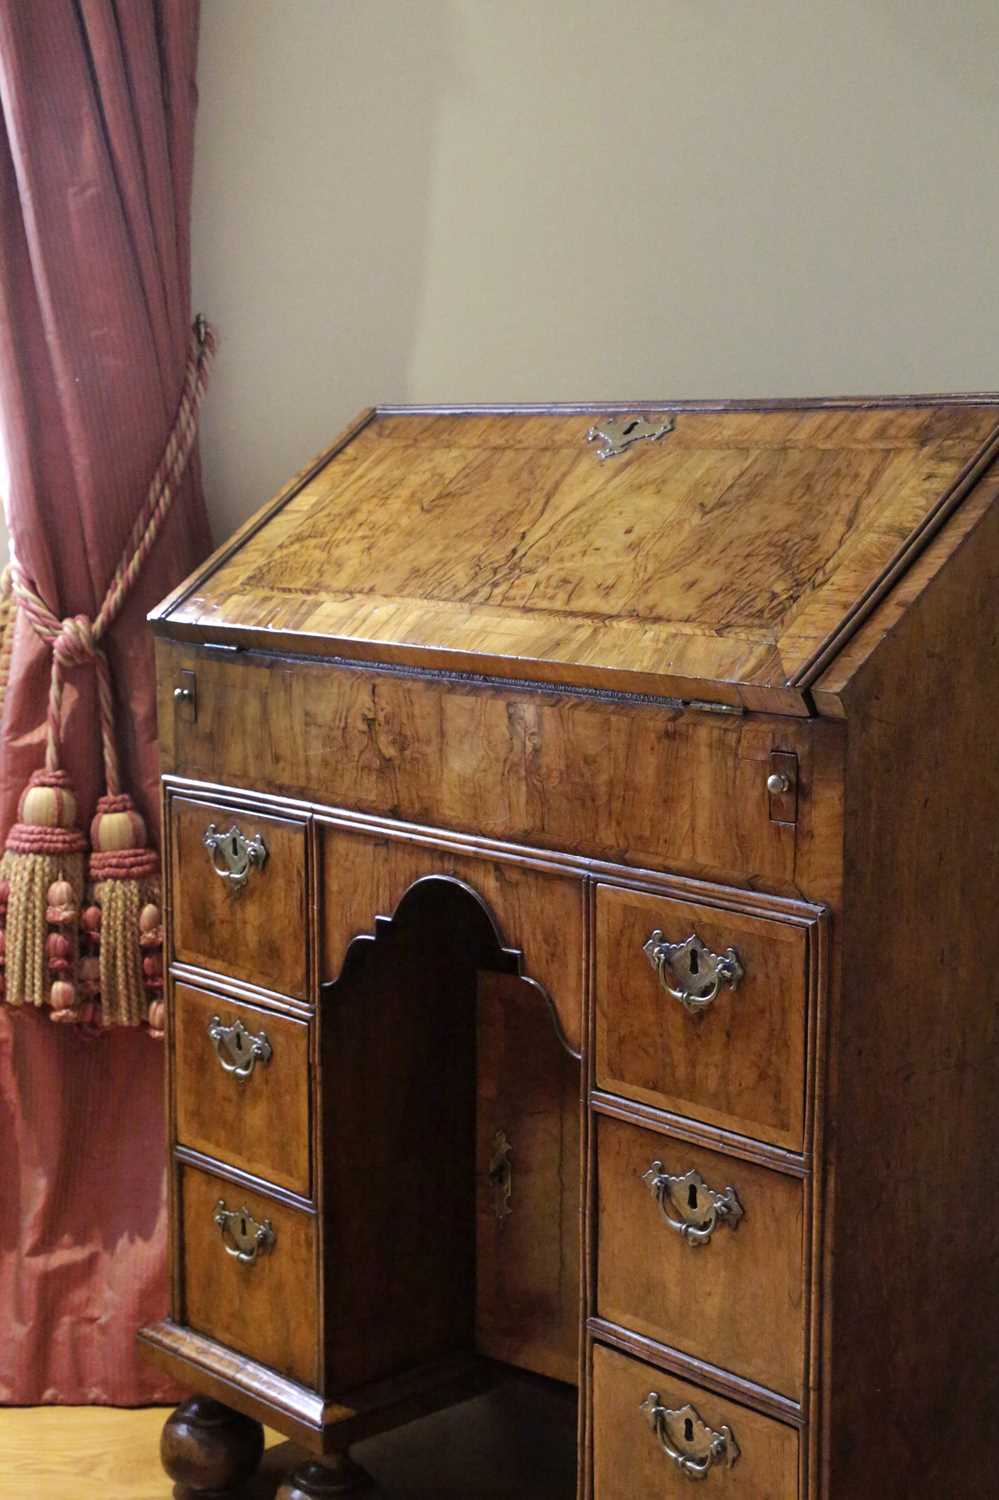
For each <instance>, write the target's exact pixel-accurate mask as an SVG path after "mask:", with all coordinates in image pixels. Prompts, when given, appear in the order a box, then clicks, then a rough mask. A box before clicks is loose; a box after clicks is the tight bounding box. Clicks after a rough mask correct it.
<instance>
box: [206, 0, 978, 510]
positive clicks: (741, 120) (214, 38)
mask: <svg viewBox="0 0 999 1500" xmlns="http://www.w3.org/2000/svg"><path fill="white" fill-rule="evenodd" d="M997 56H999V5H997V4H996V0H952V3H951V4H950V5H947V6H942V5H940V4H930V3H929V0H783V3H782V0H757V3H751V0H727V3H722V0H660V3H652V0H646V3H640V0H600V3H598V0H533V3H527V0H203V31H202V51H201V64H200V79H201V113H200V123H199V138H198V156H197V176H196V185H195V222H194V285H195V294H196V303H197V305H198V306H199V307H200V308H202V309H203V310H204V311H205V312H206V313H208V314H209V315H210V316H211V317H212V318H213V319H215V320H216V322H217V323H218V325H219V327H220V329H221V332H222V336H223V340H224V342H223V348H222V353H221V355H220V360H219V364H218V366H217V369H216V374H215V377H214V384H213V389H212V392H211V395H210V397H209V403H208V409H207V414H206V418H205V427H204V453H205V468H206V475H207V481H208V487H209V495H210V503H211V505H212V510H213V515H214V519H215V524H216V528H217V530H218V532H219V533H220V534H221V533H223V532H225V531H227V530H229V529H231V528H232V527H233V526H235V525H236V524H237V523H238V522H239V521H240V520H242V519H243V517H244V516H246V515H247V514H248V513H249V512H250V511H251V510H252V509H254V508H255V507H256V506H257V505H258V504H260V503H261V502H262V501H263V500H264V499H266V497H267V496H268V494H269V493H270V492H272V491H273V490H274V489H275V488H276V487H277V486H278V484H279V483H280V482H281V481H282V480H283V479H284V478H285V477H287V475H288V474H289V473H291V472H292V471H293V470H294V469H296V468H297V467H299V466H300V465H301V464H302V462H303V461H304V460H305V458H306V457H307V456H308V455H310V454H311V453H312V452H313V451H315V450H316V449H317V448H319V447H321V446H322V445H323V444H325V443H326V442H327V441H328V440H329V439H330V437H331V436H332V435H333V434H334V433H335V432H336V430H337V428H338V427H339V426H340V425H341V424H342V423H343V422H344V420H345V419H346V418H347V417H349V416H350V415H352V414H353V412H354V411H355V410H356V409H357V408H359V407H361V406H363V405H365V404H368V403H371V402H374V401H377V400H398V401H435V400H448V399H454V400H468V401H487V400H499V399H512V400H530V399H572V398H590V399H602V398H608V399H611V398H615V399H617V398H620V399H630V398H631V397H633V396H684V395H690V396H726V395H781V394H788V395H793V394H802V393H827V394H828V393H841V392H860V391H914V390H916V391H918V390H923V391H925V390H962V389H973V388H983V387H984V388H988V387H999V369H997V363H999V190H997V184H996V178H997V166H999V73H997V69H996V57H997Z"/></svg>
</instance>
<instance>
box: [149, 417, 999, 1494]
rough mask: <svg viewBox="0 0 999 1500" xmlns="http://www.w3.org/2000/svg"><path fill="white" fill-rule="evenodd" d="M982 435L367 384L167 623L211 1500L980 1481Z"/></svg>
mask: <svg viewBox="0 0 999 1500" xmlns="http://www.w3.org/2000/svg"><path fill="white" fill-rule="evenodd" d="M997 452H999V398H985V397H979V398H969V399H958V398H954V399H941V398H926V399H919V398H905V399H901V398H899V399H888V398H886V399H884V400H880V401H876V400H864V401H855V402H851V401H828V402H823V401H816V402H811V403H808V402H805V403H797V402H771V403H756V404H738V403H732V404H716V405H711V406H708V405H697V404H693V405H682V404H668V403H666V404H663V405H662V406H654V405H653V406H648V407H643V408H639V409H637V410H631V409H628V410H624V409H617V410H615V409H611V410H609V411H608V410H607V409H606V408H600V409H596V408H594V409H592V410H591V409H589V408H582V407H550V408H520V409H516V408H514V409H505V410H499V409H497V410H484V409H477V408H469V409H464V410H461V409H458V410H446V411H445V410H441V411H431V410H424V409H417V408H410V409H405V408H379V409H377V410H375V411H370V412H366V413H364V414H363V415H362V416H361V417H360V418H359V419H358V420H357V422H355V423H354V425H353V426H352V427H351V428H350V429H349V430H348V431H347V432H346V433H345V434H343V435H342V437H341V438H340V439H339V440H338V441H337V442H336V443H335V444H334V445H333V447H332V448H331V449H330V450H329V451H328V452H326V453H324V454H323V455H322V456H321V457H320V458H319V459H318V460H317V461H316V462H315V463H314V464H313V465H312V466H311V467H310V468H309V469H308V470H306V471H305V472H304V473H303V474H302V475H300V476H298V477H297V478H296V479H295V480H294V481H293V482H292V483H291V484H290V485H289V486H288V487H287V488H286V489H285V490H284V491H282V492H281V494H279V495H278V497H277V498H276V499H275V500H274V501H273V502H272V503H271V504H270V505H269V506H267V507H266V508H265V509H264V510H263V511H261V512H260V514H259V515H258V516H257V517H255V518H254V519H253V520H252V521H251V522H249V523H248V524H247V525H246V526H245V527H244V528H243V530H242V531H241V532H240V533H238V534H237V536H236V537H235V538H234V539H233V540H232V541H231V542H230V543H229V544H228V545H227V546H225V547H224V548H222V549H221V551H219V552H218V553H217V554H216V555H215V556H214V557H213V558H212V559H210V561H209V562H208V563H207V564H206V565H205V566H204V567H203V568H202V569H201V570H200V571H199V572H198V573H197V574H196V575H195V576H194V577H193V578H192V579H190V580H189V581H188V582H187V583H186V584H185V585H184V586H183V587H182V588H181V589H179V590H178V591H177V592H176V593H175V594H174V595H173V596H171V598H169V599H168V600H166V601H165V603H164V604H163V605H162V606H161V608H160V609H159V610H158V611H157V612H156V615H155V617H154V628H155V630H156V633H157V652H158V672H159V684H160V737H161V745H162V753H163V765H164V780H163V792H164V830H165V835H164V836H165V859H166V869H167V881H166V889H167V897H166V914H167V922H168V946H169V956H170V989H169V1005H168V1033H167V1043H168V1050H169V1100H170V1115H169V1118H170V1148H169V1149H170V1190H171V1203H172V1209H171V1220H170V1223H171V1236H172V1243H171V1253H172V1265H173V1285H172V1305H171V1311H170V1316H169V1317H168V1318H167V1319H166V1320H165V1321H163V1322H162V1323H160V1324H157V1325H156V1326H154V1327H150V1328H146V1329H143V1330H142V1332H141V1335H140V1337H141V1339H142V1340H143V1343H144V1345H145V1347H146V1349H147V1351H148V1353H149V1355H150V1356H151V1357H152V1358H154V1359H156V1360H157V1361H159V1362H160V1364H162V1365H163V1366H164V1367H165V1368H167V1369H168V1370H169V1371H170V1372H171V1373H172V1374H173V1375H174V1376H175V1377H176V1378H177V1379H178V1380H179V1381H181V1382H182V1383H183V1384H185V1385H186V1386H187V1387H188V1388H190V1389H191V1390H192V1391H193V1392H195V1393H196V1395H195V1396H194V1397H193V1398H192V1400H191V1401H189V1402H187V1403H185V1404H184V1405H183V1406H182V1407H180V1408H179V1409H178V1412H177V1413H175V1414H174V1416H173V1417H172V1418H171V1419H170V1421H169V1422H168V1424H167V1428H166V1430H165V1433H164V1461H165V1463H166V1466H167V1469H168V1471H169V1472H170V1473H171V1474H172V1475H173V1477H174V1478H177V1479H179V1480H181V1481H183V1482H184V1483H186V1484H187V1485H188V1486H189V1488H190V1489H191V1491H192V1492H193V1493H195V1494H197V1493H203V1494H209V1493H211V1492H213V1491H214V1492H217V1491H218V1490H220V1489H223V1488H225V1487H226V1486H227V1485H229V1486H231V1485H234V1484H237V1483H238V1482H240V1481H241V1479H243V1478H245V1477H246V1476H247V1475H248V1474H249V1473H250V1472H251V1471H252V1469H253V1467H254V1465H255V1463H256V1461H257V1459H258V1458H259V1453H260V1428H259V1425H258V1424H260V1423H262V1422H266V1423H267V1424H269V1425H270V1426H272V1427H275V1428H277V1429H278V1430H279V1431H281V1432H283V1433H285V1434H287V1435H288V1436H289V1437H291V1438H293V1439H294V1440H295V1441H296V1442H297V1443H299V1444H300V1445H302V1446H303V1447H304V1448H305V1449H306V1450H307V1451H308V1452H309V1453H310V1454H311V1455H312V1461H311V1462H310V1463H307V1464H305V1465H304V1466H303V1467H300V1468H299V1470H298V1471H297V1473H296V1474H295V1476H294V1477H293V1478H289V1479H288V1480H287V1481H286V1482H285V1485H284V1487H283V1489H282V1491H281V1494H282V1497H284V1500H301V1497H305V1500H320V1497H322V1496H325V1495H329V1494H333V1493H346V1492H348V1491H349V1490H350V1489H351V1488H355V1489H360V1488H362V1487H363V1486H364V1484H365V1483H366V1482H367V1481H366V1475H365V1472H364V1468H367V1469H368V1470H369V1471H370V1473H371V1474H372V1475H373V1476H374V1478H375V1479H376V1480H377V1481H378V1484H379V1486H380V1492H381V1493H384V1494H385V1495H387V1496H391V1495H392V1494H394V1493H397V1492H398V1493H402V1492H403V1489H402V1488H401V1487H398V1486H399V1476H400V1475H406V1476H407V1479H408V1480H409V1481H411V1484H412V1485H415V1484H416V1483H417V1481H419V1483H420V1484H422V1485H423V1486H424V1492H426V1493H434V1494H437V1495H440V1496H442V1497H443V1496H447V1495H451V1494H453V1495H455V1496H458V1495H462V1496H465V1497H467V1496H469V1495H471V1494H476V1493H485V1492H486V1489H488V1492H489V1493H500V1492H508V1493H509V1494H510V1495H518V1496H521V1497H524V1500H528V1497H530V1496H534V1495H537V1496H544V1497H546V1500H560V1497H562V1496H565V1497H569V1496H578V1497H579V1500H665V1497H671V1496H680V1495H685V1494H687V1493H688V1485H689V1484H690V1483H691V1482H699V1483H703V1484H704V1485H705V1487H706V1488H705V1493H707V1494H711V1493H717V1494H719V1495H722V1496H727V1497H729V1500H868V1497H869V1496H871V1495H877V1496H879V1497H880V1500H924V1497H925V1500H930V1497H931V1496H932V1497H933V1500H940V1497H944V1500H963V1497H969V1496H973V1495H979V1494H981V1495H984V1494H985V1493H987V1490H988V1486H989V1483H990V1479H989V1477H988V1476H990V1475H991V1474H992V1472H993V1471H994V1469H995V1467H996V1464H997V1461H999V1433H997V1430H996V1424H995V1422H994V1420H993V1415H992V1412H993V1405H994V1401H995V1398H996V1394H997V1378H996V1377H997V1353H999V1316H997V1304H999V1268H997V1264H996V1260H997V1252H996V1250H995V1245H996V1242H997V1238H999V1236H997V1233H996V1231H997V1228H999V1223H997V1220H999V1209H997V1207H996V1204H997V1202H999V1182H997V1175H999V1169H997V1166H996V1159H997V1158H996V1154H995V1152H994V1151H993V1149H992V1138H993V1135H994V1130H995V1119H996V1115H995V1104H994V1100H995V1097H996V1085H997V1081H999V1068H997V1020H996V1015H997V1010H999V1007H997V1004H996V1002H997V999H999V995H997V988H999V985H997V980H996V972H997V969H999V923H997V921H996V918H995V910H996V897H997V881H996V856H997V842H999V839H997V828H999V815H997V811H996V808H997V803H999V756H997V752H996V748H995V742H994V741H995V726H996V724H997V723H999V499H997V496H999V474H997V471H996V468H995V466H994V458H995V456H996V453H997ZM518 1381H520V1382H521V1383H520V1384H518ZM424 1418H425V1419H426V1421H427V1422H428V1423H430V1424H432V1425H430V1426H425V1425H423V1424H422V1423H421V1425H420V1426H412V1425H410V1424H413V1423H414V1422H416V1421H417V1419H424ZM421 1434H422V1436H421ZM355 1445H356V1446H357V1451H356V1452H355V1455H354V1457H352V1456H351V1455H350V1454H349V1453H348V1449H352V1448H354V1447H355ZM355 1459H360V1461H361V1464H363V1466H364V1467H361V1466H359V1465H358V1464H357V1463H356V1462H355ZM507 1479H509V1485H508V1491H502V1489H501V1486H502V1484H503V1483H506V1482H507ZM394 1486H395V1487H394ZM477 1486H480V1488H477ZM396 1487H398V1488H396ZM482 1487H485V1488H482ZM411 1492H412V1488H410V1489H407V1490H405V1493H411Z"/></svg>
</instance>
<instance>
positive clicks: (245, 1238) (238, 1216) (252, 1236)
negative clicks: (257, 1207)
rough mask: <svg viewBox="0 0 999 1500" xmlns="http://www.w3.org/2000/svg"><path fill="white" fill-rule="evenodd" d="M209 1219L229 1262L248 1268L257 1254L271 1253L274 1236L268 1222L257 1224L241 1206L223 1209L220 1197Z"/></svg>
mask: <svg viewBox="0 0 999 1500" xmlns="http://www.w3.org/2000/svg"><path fill="white" fill-rule="evenodd" d="M213 1217H214V1220H215V1223H216V1224H217V1225H218V1227H219V1233H220V1234H221V1236H222V1247H223V1249H224V1250H225V1253H226V1255H231V1256H232V1258H233V1260H238V1261H240V1262H241V1263H242V1264H243V1265H244V1266H252V1264H253V1262H254V1261H255V1260H256V1258H257V1256H258V1255H261V1254H265V1253H266V1252H267V1251H268V1250H273V1248H274V1242H275V1240H276V1238H277V1236H276V1235H275V1233H274V1226H273V1224H272V1223H271V1221H270V1219H265V1220H264V1221H263V1223H260V1221H259V1220H257V1219H255V1218H254V1217H253V1215H252V1214H251V1213H250V1210H249V1209H248V1208H247V1207H246V1205H245V1204H244V1205H243V1207H242V1208H235V1209H233V1208H226V1206H225V1199H224V1198H220V1199H219V1201H218V1202H217V1203H216V1205H215V1213H214V1215H213Z"/></svg>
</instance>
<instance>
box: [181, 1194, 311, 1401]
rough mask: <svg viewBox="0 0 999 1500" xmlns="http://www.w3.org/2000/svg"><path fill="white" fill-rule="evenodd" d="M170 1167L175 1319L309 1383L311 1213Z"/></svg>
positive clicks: (261, 1362)
mask: <svg viewBox="0 0 999 1500" xmlns="http://www.w3.org/2000/svg"><path fill="white" fill-rule="evenodd" d="M180 1172H181V1191H180V1201H181V1216H180V1234H181V1236H182V1241H181V1245H180V1264H181V1268H182V1270H181V1276H182V1290H183V1311H182V1320H183V1322H184V1323H185V1324H186V1325H187V1326H188V1327H189V1328H193V1329H194V1330H195V1332H197V1333H203V1334H206V1335H207V1336H208V1337H209V1338H212V1339H215V1340H217V1342H218V1343H220V1344H225V1345H226V1346H227V1347H228V1348H230V1349H234V1350H236V1352H237V1353H239V1354H245V1355H247V1356H248V1357H249V1358H250V1359H255V1360H257V1361H259V1363H260V1364H263V1365H267V1366H268V1367H269V1368H270V1369H272V1370H275V1371H277V1372H278V1374H280V1375H286V1376H288V1377H289V1378H290V1379H292V1380H297V1381H299V1382H300V1383H301V1384H302V1385H307V1386H311V1387H313V1388H314V1387H315V1385H316V1377H317V1365H318V1358H317V1356H318V1343H317V1328H318V1318H317V1301H316V1276H317V1268H316V1224H315V1219H314V1217H313V1216H312V1215H311V1214H308V1213H305V1212H303V1211H302V1210H301V1209H296V1208H291V1207H290V1206H289V1205H287V1204H284V1203H279V1202H277V1201H276V1200H275V1199H273V1198H268V1197H265V1196H264V1195H263V1194H262V1193H254V1192H249V1191H248V1190H247V1189H246V1188H244V1187H241V1186H239V1185H238V1184H237V1183H232V1182H228V1181H226V1180H225V1179H224V1178H222V1177H216V1176H215V1175H214V1174H213V1173H209V1172H201V1171H199V1170H198V1169H197V1168H195V1167H189V1166H184V1167H182V1168H181V1169H180Z"/></svg>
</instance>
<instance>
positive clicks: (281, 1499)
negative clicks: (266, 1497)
mask: <svg viewBox="0 0 999 1500" xmlns="http://www.w3.org/2000/svg"><path fill="white" fill-rule="evenodd" d="M372 1482H373V1481H372V1479H371V1475H370V1474H366V1473H365V1472H364V1470H363V1469H362V1468H361V1466H360V1465H359V1464H355V1462H354V1460H353V1459H352V1458H351V1457H350V1455H349V1454H348V1453H335V1454H333V1455H332V1456H331V1457H330V1458H328V1459H326V1460H325V1462H323V1463H321V1464H320V1463H307V1464H303V1465H302V1467H301V1468H300V1469H296V1470H295V1472H294V1473H293V1474H289V1475H288V1478H287V1479H286V1480H285V1482H284V1484H282V1486H281V1488H280V1489H279V1490H278V1492H277V1494H276V1495H275V1497H274V1500H329V1497H330V1496H333V1495H356V1494H359V1493H360V1492H361V1490H367V1489H370V1488H371V1485H372Z"/></svg>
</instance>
